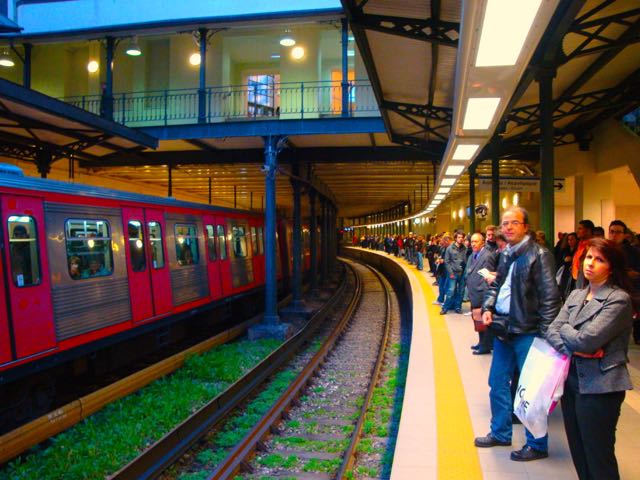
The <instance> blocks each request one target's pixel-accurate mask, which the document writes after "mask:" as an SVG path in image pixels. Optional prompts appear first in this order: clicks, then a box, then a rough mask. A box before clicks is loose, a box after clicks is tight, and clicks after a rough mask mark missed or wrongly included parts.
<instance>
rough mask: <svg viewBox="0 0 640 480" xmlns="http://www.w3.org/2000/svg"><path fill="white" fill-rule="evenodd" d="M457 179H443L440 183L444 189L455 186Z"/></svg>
mask: <svg viewBox="0 0 640 480" xmlns="http://www.w3.org/2000/svg"><path fill="white" fill-rule="evenodd" d="M456 180H457V178H443V179H442V182H440V185H442V186H443V187H450V186H452V185H455V183H456Z"/></svg>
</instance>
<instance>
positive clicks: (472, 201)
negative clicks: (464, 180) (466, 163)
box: [469, 165, 476, 233]
mask: <svg viewBox="0 0 640 480" xmlns="http://www.w3.org/2000/svg"><path fill="white" fill-rule="evenodd" d="M469 205H470V207H469V210H470V212H469V231H470V232H471V233H475V231H476V166H475V165H471V166H470V167H469Z"/></svg>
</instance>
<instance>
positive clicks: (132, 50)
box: [125, 37, 142, 57]
mask: <svg viewBox="0 0 640 480" xmlns="http://www.w3.org/2000/svg"><path fill="white" fill-rule="evenodd" d="M125 53H126V54H127V55H131V56H132V57H139V56H140V55H142V50H140V45H138V39H137V38H136V37H133V38H131V40H130V41H129V45H128V46H127V49H126V50H125Z"/></svg>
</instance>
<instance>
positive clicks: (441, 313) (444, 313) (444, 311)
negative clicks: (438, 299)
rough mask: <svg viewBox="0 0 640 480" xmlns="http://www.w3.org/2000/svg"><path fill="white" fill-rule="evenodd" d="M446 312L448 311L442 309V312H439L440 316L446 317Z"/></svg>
mask: <svg viewBox="0 0 640 480" xmlns="http://www.w3.org/2000/svg"><path fill="white" fill-rule="evenodd" d="M447 312H448V310H446V309H444V308H443V309H442V310H440V315H446V314H447Z"/></svg>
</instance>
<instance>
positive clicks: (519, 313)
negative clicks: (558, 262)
mask: <svg viewBox="0 0 640 480" xmlns="http://www.w3.org/2000/svg"><path fill="white" fill-rule="evenodd" d="M528 217H529V215H528V213H527V211H526V210H525V209H524V208H520V207H511V208H509V209H507V210H506V211H505V212H504V214H503V216H502V233H503V234H504V236H505V237H506V239H507V242H508V246H507V248H506V249H505V251H504V252H503V253H502V254H501V255H500V260H499V262H500V263H499V265H498V271H497V277H496V281H495V282H493V283H492V284H491V287H489V289H488V290H487V293H486V294H485V297H484V303H483V305H482V320H483V322H484V323H485V325H488V326H489V328H490V329H491V331H492V332H493V333H494V335H495V337H496V338H494V341H493V358H492V361H491V370H490V372H489V387H490V393H489V400H490V404H491V431H490V432H489V433H488V434H487V435H486V436H485V437H478V438H476V439H475V445H476V446H477V447H483V448H487V447H495V446H508V445H511V435H512V419H511V414H512V411H513V402H512V399H511V389H510V382H511V378H512V375H513V372H514V369H515V368H516V367H518V368H519V369H520V370H521V371H522V367H523V365H524V361H525V359H526V357H527V353H528V352H529V347H530V346H531V343H532V342H533V340H534V338H535V337H536V336H544V334H545V333H546V330H547V327H548V326H549V324H551V322H552V321H553V320H554V319H555V318H556V316H557V315H558V312H559V311H560V307H561V301H560V292H559V290H558V285H557V284H556V281H555V264H554V260H553V255H552V254H551V252H549V250H547V249H546V248H544V247H541V246H540V245H538V244H536V243H535V242H534V240H533V239H532V237H531V236H530V235H529V218H528ZM525 433H526V444H525V445H524V446H523V447H522V448H521V449H520V450H516V451H513V452H511V460H514V461H519V462H525V461H530V460H538V459H540V458H546V457H547V456H548V453H547V452H548V448H547V445H548V443H547V442H548V436H547V435H545V436H544V437H542V438H534V437H533V435H532V434H531V433H530V432H529V431H528V430H527V431H525Z"/></svg>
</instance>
